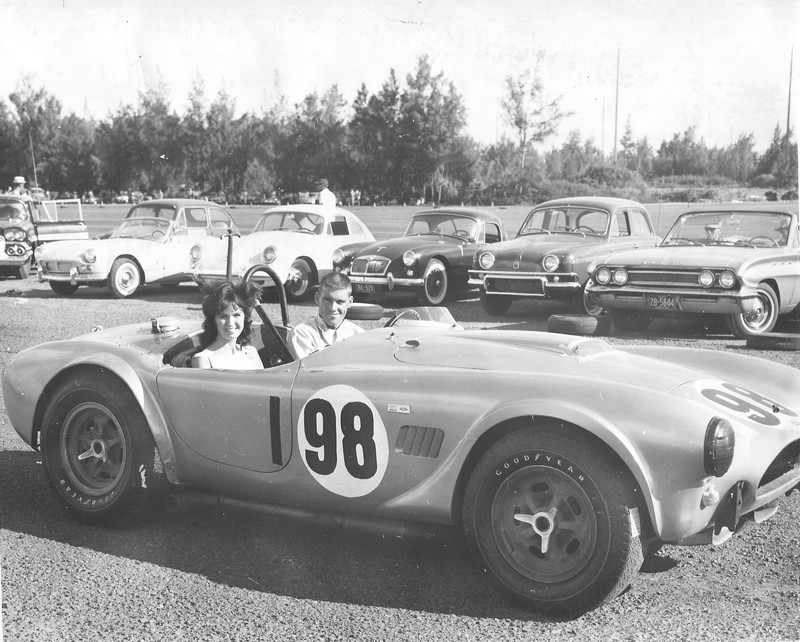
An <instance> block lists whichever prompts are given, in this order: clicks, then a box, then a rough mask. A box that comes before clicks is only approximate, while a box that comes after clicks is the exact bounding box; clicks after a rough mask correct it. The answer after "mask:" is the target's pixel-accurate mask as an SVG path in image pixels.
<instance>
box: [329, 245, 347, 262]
mask: <svg viewBox="0 0 800 642" xmlns="http://www.w3.org/2000/svg"><path fill="white" fill-rule="evenodd" d="M331 262H332V263H333V264H334V265H340V264H341V263H344V252H342V250H341V248H338V247H337V248H336V249H335V250H334V251H333V255H331Z"/></svg>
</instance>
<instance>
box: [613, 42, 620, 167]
mask: <svg viewBox="0 0 800 642" xmlns="http://www.w3.org/2000/svg"><path fill="white" fill-rule="evenodd" d="M618 122H619V49H617V95H616V99H615V101H614V165H616V164H617V123H618Z"/></svg>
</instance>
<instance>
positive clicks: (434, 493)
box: [3, 272, 800, 614]
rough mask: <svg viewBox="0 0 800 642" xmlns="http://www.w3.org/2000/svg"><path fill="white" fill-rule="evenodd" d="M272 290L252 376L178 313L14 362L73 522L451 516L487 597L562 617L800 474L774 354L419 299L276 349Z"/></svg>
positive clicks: (14, 376)
mask: <svg viewBox="0 0 800 642" xmlns="http://www.w3.org/2000/svg"><path fill="white" fill-rule="evenodd" d="M270 277H271V278H273V279H274V280H275V281H276V283H277V285H278V286H280V283H281V281H280V277H278V276H277V275H275V273H274V272H273V273H271V274H270ZM280 292H281V291H280V289H279V293H280ZM275 306H276V304H269V305H265V304H262V305H260V306H259V307H258V308H257V312H258V316H259V319H260V325H257V326H256V330H257V331H256V332H255V333H254V334H255V345H256V347H257V349H258V351H259V354H260V355H261V359H262V362H263V365H264V369H263V370H258V371H252V370H250V371H233V370H203V369H193V368H190V367H186V364H187V363H188V362H189V361H188V360H189V359H190V358H191V355H192V354H193V353H194V352H195V351H197V350H198V345H197V343H198V337H199V334H200V330H201V328H200V324H201V321H200V320H176V319H174V318H156V319H152V320H147V321H146V322H143V323H141V324H135V325H129V326H123V327H118V328H114V329H109V330H101V331H98V332H95V333H92V334H88V335H85V336H81V337H77V338H75V339H72V340H69V341H54V342H50V343H45V344H43V345H40V346H36V347H32V348H29V349H27V350H24V351H22V352H20V353H19V354H17V355H15V356H14V357H12V358H11V360H10V361H9V363H8V365H7V367H6V369H5V372H4V375H3V395H4V401H5V406H6V410H7V412H8V416H9V419H10V421H11V424H12V425H13V427H14V429H15V430H16V431H17V433H19V435H20V436H21V437H22V439H23V440H24V441H25V442H26V443H27V444H29V445H30V446H31V447H32V448H34V449H36V450H39V451H40V452H41V453H42V459H43V464H44V466H43V469H44V471H45V473H46V476H47V479H48V480H49V485H50V487H51V489H52V491H53V492H54V495H55V497H56V498H57V499H58V501H59V502H60V503H61V504H63V505H64V506H65V507H66V508H67V509H68V511H70V512H71V513H72V514H74V515H75V516H76V517H77V518H78V519H80V520H83V521H85V522H88V523H91V524H108V523H112V522H115V521H120V520H121V521H125V520H129V519H131V518H132V517H134V516H137V515H138V514H140V513H141V512H142V511H144V510H145V509H146V508H147V507H148V506H152V503H151V500H153V499H161V498H162V497H163V496H164V495H165V494H166V495H167V497H166V500H165V501H166V502H167V504H168V505H170V506H173V507H174V506H180V505H181V504H190V505H191V504H192V503H195V504H196V502H202V501H208V502H213V503H214V504H215V505H217V506H219V505H223V506H227V505H229V504H230V505H231V506H235V507H237V508H241V507H249V508H253V509H262V510H274V511H277V512H278V514H286V513H290V514H293V515H296V516H302V515H305V516H308V517H311V518H313V519H314V520H315V521H316V522H318V521H319V520H321V519H323V517H324V516H325V515H331V514H333V515H335V517H334V521H336V522H337V523H342V522H345V523H346V522H347V521H348V520H354V521H357V522H366V523H369V524H370V525H372V526H379V527H380V528H386V529H394V528H402V527H404V525H408V524H413V523H426V524H434V525H438V526H440V527H446V526H448V525H449V526H453V525H458V526H459V527H460V528H462V529H463V532H464V534H465V537H466V540H467V542H468V543H469V545H470V546H471V548H472V549H473V550H474V552H475V557H476V559H477V561H478V562H479V563H480V564H481V565H482V566H483V568H484V570H485V571H486V576H487V577H490V578H491V579H492V581H493V582H494V583H495V585H496V586H497V587H498V588H499V589H501V590H502V591H503V592H504V593H506V594H507V595H509V596H510V597H512V598H513V599H515V600H518V601H520V602H522V603H523V604H525V605H527V606H528V607H531V608H533V609H536V610H539V611H542V612H547V613H559V614H577V613H580V612H583V611H587V610H589V609H592V608H594V607H596V606H598V605H599V604H601V603H603V602H605V601H607V600H610V599H612V598H613V597H614V596H616V595H618V594H619V593H620V592H621V591H622V590H623V589H625V588H626V587H627V586H628V585H629V584H630V582H631V581H632V579H633V578H634V576H635V575H636V573H637V571H638V569H639V567H640V565H641V563H642V560H643V554H644V552H645V551H646V550H648V549H649V548H650V547H652V546H658V545H659V544H660V543H663V542H669V543H672V544H680V545H698V544H721V543H722V542H724V541H725V540H726V539H728V538H729V537H731V536H732V534H733V533H735V532H736V531H737V530H738V529H739V528H740V527H741V526H742V525H743V523H744V522H745V521H747V520H752V521H756V522H760V521H763V520H765V519H767V518H769V517H771V516H772V515H773V514H774V513H775V512H776V511H777V510H778V507H779V503H780V499H781V497H782V496H783V495H786V494H788V493H790V492H791V491H792V490H796V489H798V485H800V416H799V415H798V411H800V373H799V372H798V371H797V370H795V369H793V368H790V367H787V366H783V365H778V364H775V363H770V362H768V361H764V360H760V359H757V358H753V357H746V356H739V355H733V354H731V353H725V352H715V351H704V350H694V349H687V348H676V347H644V346H620V347H612V346H611V345H608V344H607V343H606V342H604V341H603V340H601V339H597V338H589V337H585V338H578V339H576V338H575V337H574V336H568V335H560V334H554V333H538V332H523V331H503V330H476V331H468V330H464V329H462V328H460V327H459V326H458V325H457V324H456V323H455V322H454V321H453V318H452V317H451V316H450V314H449V312H447V310H446V308H436V307H431V308H407V309H404V310H400V311H398V312H397V314H396V315H395V316H394V317H393V318H391V319H390V320H389V321H388V322H387V323H386V325H385V326H384V327H381V328H377V329H372V330H368V331H366V332H365V333H363V334H360V335H357V336H355V337H352V338H349V339H347V340H345V341H341V342H338V343H335V344H333V345H332V346H330V347H328V348H326V349H325V350H323V351H321V352H317V353H314V354H312V355H309V356H307V357H305V358H303V359H301V360H299V361H293V360H292V357H291V355H290V353H289V351H288V350H287V349H286V344H285V342H284V337H285V335H286V331H287V327H288V317H287V313H286V307H285V299H284V298H282V299H281V304H280V308H281V309H280V319H277V318H275V320H274V321H273V319H272V318H271V314H272V313H275V312H276V311H275Z"/></svg>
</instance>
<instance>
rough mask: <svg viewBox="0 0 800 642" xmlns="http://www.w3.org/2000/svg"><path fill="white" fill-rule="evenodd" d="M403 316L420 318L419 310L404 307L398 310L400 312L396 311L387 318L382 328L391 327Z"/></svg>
mask: <svg viewBox="0 0 800 642" xmlns="http://www.w3.org/2000/svg"><path fill="white" fill-rule="evenodd" d="M405 316H408V317H411V318H412V319H414V320H415V321H419V320H420V316H419V312H417V311H416V310H415V309H414V308H405V309H404V310H400V312H398V313H397V314H395V315H394V316H393V317H392V318H391V319H389V320H388V321H387V322H386V324H385V325H384V326H383V327H384V328H391V327H392V326H393V325H395V324H396V323H397V322H398V321H399V320H400V319H402V318H403V317H405Z"/></svg>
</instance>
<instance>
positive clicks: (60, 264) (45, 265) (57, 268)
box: [39, 261, 73, 274]
mask: <svg viewBox="0 0 800 642" xmlns="http://www.w3.org/2000/svg"><path fill="white" fill-rule="evenodd" d="M39 265H41V267H42V271H43V272H45V273H47V274H69V271H70V270H71V269H72V266H73V263H71V262H69V261H41V262H40V263H39Z"/></svg>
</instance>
